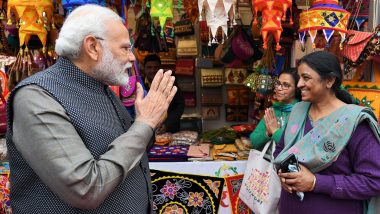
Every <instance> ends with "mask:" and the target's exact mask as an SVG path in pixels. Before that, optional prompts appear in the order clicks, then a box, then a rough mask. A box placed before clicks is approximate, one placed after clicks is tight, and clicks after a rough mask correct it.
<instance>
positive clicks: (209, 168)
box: [149, 161, 247, 214]
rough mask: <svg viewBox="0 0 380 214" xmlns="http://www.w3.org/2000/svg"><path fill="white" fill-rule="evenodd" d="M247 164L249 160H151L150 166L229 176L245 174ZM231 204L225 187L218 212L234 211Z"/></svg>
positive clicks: (181, 171)
mask: <svg viewBox="0 0 380 214" xmlns="http://www.w3.org/2000/svg"><path fill="white" fill-rule="evenodd" d="M246 164H247V161H204V162H150V163H149V166H150V168H151V169H155V170H163V171H169V172H178V173H186V174H194V175H209V176H217V177H228V176H232V175H237V174H244V171H245V168H246ZM230 204H231V203H230V199H229V197H228V194H227V189H226V187H224V189H223V195H222V199H221V203H220V206H219V212H218V213H220V214H224V213H226V214H227V213H228V214H230V213H232V210H231V206H230Z"/></svg>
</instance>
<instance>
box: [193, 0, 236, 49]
mask: <svg viewBox="0 0 380 214" xmlns="http://www.w3.org/2000/svg"><path fill="white" fill-rule="evenodd" d="M235 8H236V1H235V0H198V9H199V14H200V15H199V21H201V20H202V11H203V10H204V13H205V17H206V21H207V26H208V27H209V29H210V32H209V36H210V39H209V44H208V45H209V46H211V44H212V43H224V38H225V35H226V36H227V33H228V32H227V29H228V26H227V22H228V21H230V23H236V22H235V18H236V17H235V16H236V15H235ZM218 29H221V32H222V39H221V40H218V39H217V37H218V36H217V34H218Z"/></svg>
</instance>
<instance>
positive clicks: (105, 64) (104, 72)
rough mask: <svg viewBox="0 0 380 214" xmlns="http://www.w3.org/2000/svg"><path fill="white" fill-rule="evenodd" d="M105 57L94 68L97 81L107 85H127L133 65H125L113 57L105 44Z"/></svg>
mask: <svg viewBox="0 0 380 214" xmlns="http://www.w3.org/2000/svg"><path fill="white" fill-rule="evenodd" d="M102 45H103V49H104V55H103V57H102V60H101V61H100V62H99V63H98V64H97V65H96V66H95V67H94V70H93V74H94V76H95V78H96V79H97V80H100V81H102V82H103V83H105V84H107V85H119V86H122V85H126V84H127V83H128V81H129V75H128V69H129V68H131V67H132V63H131V62H128V63H127V64H124V63H123V62H120V60H118V59H116V57H114V56H113V54H112V53H111V51H110V50H109V48H108V47H107V45H105V44H104V43H103V44H102Z"/></svg>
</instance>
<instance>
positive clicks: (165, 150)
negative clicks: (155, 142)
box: [148, 146, 189, 161]
mask: <svg viewBox="0 0 380 214" xmlns="http://www.w3.org/2000/svg"><path fill="white" fill-rule="evenodd" d="M188 150H189V146H153V147H152V148H151V149H150V150H149V153H148V157H149V160H151V158H153V159H152V160H156V159H160V158H162V160H165V158H169V159H170V160H172V161H175V160H178V161H180V160H183V161H185V160H186V159H187V151H188Z"/></svg>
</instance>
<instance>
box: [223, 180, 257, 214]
mask: <svg viewBox="0 0 380 214" xmlns="http://www.w3.org/2000/svg"><path fill="white" fill-rule="evenodd" d="M243 177H244V174H240V175H234V176H229V177H225V178H224V179H225V180H226V186H227V190H228V196H229V197H230V201H231V209H232V213H233V214H249V213H251V210H250V209H249V207H248V206H247V205H246V204H245V203H244V202H243V201H242V200H241V199H240V198H239V192H240V187H241V184H242V182H243Z"/></svg>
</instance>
